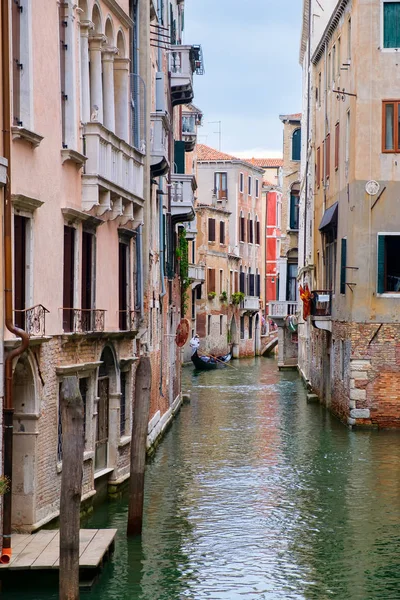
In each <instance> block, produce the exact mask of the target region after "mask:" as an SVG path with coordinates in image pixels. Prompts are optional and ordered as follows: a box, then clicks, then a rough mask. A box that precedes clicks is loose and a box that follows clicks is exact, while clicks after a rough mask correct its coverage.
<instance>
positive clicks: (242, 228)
mask: <svg viewBox="0 0 400 600" xmlns="http://www.w3.org/2000/svg"><path fill="white" fill-rule="evenodd" d="M245 241H246V224H245V218H244V216H243V213H240V219H239V242H245Z"/></svg>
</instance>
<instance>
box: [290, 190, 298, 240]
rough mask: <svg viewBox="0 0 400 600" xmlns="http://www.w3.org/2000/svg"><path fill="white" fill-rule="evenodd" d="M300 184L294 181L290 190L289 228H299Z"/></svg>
mask: <svg viewBox="0 0 400 600" xmlns="http://www.w3.org/2000/svg"><path fill="white" fill-rule="evenodd" d="M299 203H300V185H299V184H298V183H295V184H293V185H292V188H291V190H290V221H289V228H290V229H298V228H299Z"/></svg>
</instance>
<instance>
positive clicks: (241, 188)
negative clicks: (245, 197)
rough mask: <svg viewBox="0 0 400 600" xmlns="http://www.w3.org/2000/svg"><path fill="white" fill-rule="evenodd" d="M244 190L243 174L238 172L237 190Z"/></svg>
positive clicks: (241, 191)
mask: <svg viewBox="0 0 400 600" xmlns="http://www.w3.org/2000/svg"><path fill="white" fill-rule="evenodd" d="M243 191H244V175H243V173H240V175H239V192H240V193H242V194H243Z"/></svg>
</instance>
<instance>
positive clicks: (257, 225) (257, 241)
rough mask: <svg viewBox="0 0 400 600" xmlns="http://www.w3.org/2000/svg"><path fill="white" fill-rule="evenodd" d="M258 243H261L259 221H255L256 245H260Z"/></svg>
mask: <svg viewBox="0 0 400 600" xmlns="http://www.w3.org/2000/svg"><path fill="white" fill-rule="evenodd" d="M260 243H261V235H260V221H259V220H258V219H257V221H256V244H258V245H260Z"/></svg>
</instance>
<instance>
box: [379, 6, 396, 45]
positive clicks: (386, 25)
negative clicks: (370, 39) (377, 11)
mask: <svg viewBox="0 0 400 600" xmlns="http://www.w3.org/2000/svg"><path fill="white" fill-rule="evenodd" d="M383 47H384V48H399V47H400V2H384V3H383Z"/></svg>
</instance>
